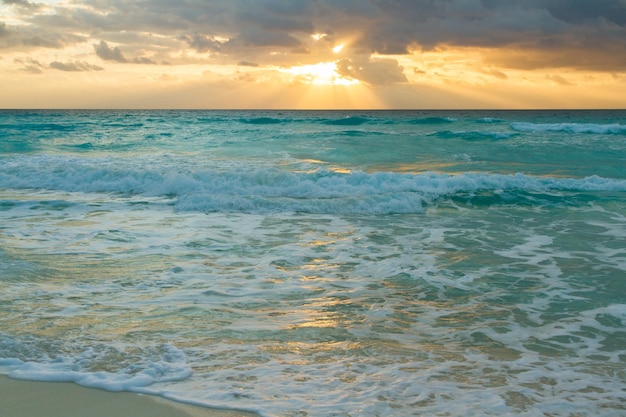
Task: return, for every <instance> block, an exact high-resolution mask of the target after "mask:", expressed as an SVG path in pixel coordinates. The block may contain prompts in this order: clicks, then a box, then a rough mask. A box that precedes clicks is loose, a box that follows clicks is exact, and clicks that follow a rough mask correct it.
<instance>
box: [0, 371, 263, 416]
mask: <svg viewBox="0 0 626 417" xmlns="http://www.w3.org/2000/svg"><path fill="white" fill-rule="evenodd" d="M0 415H1V416H2V417H87V416H89V417H112V416H119V417H258V415H257V414H254V413H249V412H245V411H236V410H221V409H211V408H204V407H196V406H192V405H187V404H182V403H177V402H174V401H169V400H166V399H163V398H160V397H156V396H151V395H141V394H135V393H130V392H109V391H104V390H99V389H93V388H84V387H81V386H79V385H76V384H73V383H66V382H31V381H21V380H15V379H10V378H8V377H6V376H4V375H0Z"/></svg>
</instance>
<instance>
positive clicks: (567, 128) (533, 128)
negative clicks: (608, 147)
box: [511, 122, 626, 135]
mask: <svg viewBox="0 0 626 417" xmlns="http://www.w3.org/2000/svg"><path fill="white" fill-rule="evenodd" d="M511 128H512V129H513V130H517V131H520V132H565V133H595V134H601V135H608V134H617V135H620V134H626V125H621V124H619V123H610V124H596V123H527V122H513V123H511Z"/></svg>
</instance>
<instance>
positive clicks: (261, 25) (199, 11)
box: [0, 0, 626, 70]
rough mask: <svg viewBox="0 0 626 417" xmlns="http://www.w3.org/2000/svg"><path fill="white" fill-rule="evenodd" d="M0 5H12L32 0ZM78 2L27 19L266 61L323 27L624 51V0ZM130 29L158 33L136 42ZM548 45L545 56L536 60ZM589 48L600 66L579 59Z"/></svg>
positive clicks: (358, 47) (106, 55) (430, 43)
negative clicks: (277, 52)
mask: <svg viewBox="0 0 626 417" xmlns="http://www.w3.org/2000/svg"><path fill="white" fill-rule="evenodd" d="M3 3H4V4H7V5H9V4H10V5H14V6H15V7H16V8H26V7H30V6H28V5H31V4H32V5H35V4H36V3H31V2H28V1H27V0H3ZM80 5H81V6H82V7H73V6H72V5H62V4H58V5H56V6H54V7H53V9H52V10H53V11H54V12H53V13H43V14H41V13H35V14H33V15H32V17H30V18H29V19H27V21H28V22H29V23H30V24H32V25H35V26H38V29H40V30H41V31H42V33H66V34H68V35H69V34H75V33H90V34H92V36H93V37H95V38H96V39H104V40H106V41H113V39H115V40H114V42H115V43H117V44H120V45H122V47H123V48H124V50H125V51H134V50H150V48H155V47H160V48H162V49H168V50H170V51H172V53H174V52H175V51H176V52H177V51H179V50H180V49H181V48H191V49H194V50H196V51H197V52H201V53H204V52H207V53H215V54H219V56H220V57H221V58H220V59H221V60H222V62H223V61H225V60H226V59H230V61H231V62H233V63H236V62H239V61H242V60H250V61H254V62H259V63H261V64H264V63H267V62H269V61H264V60H269V59H270V58H269V52H274V51H273V50H272V49H274V50H278V51H283V52H284V54H285V55H284V56H285V57H287V58H285V60H287V59H288V55H289V53H293V52H294V51H299V52H302V53H308V52H310V51H311V50H312V46H311V43H312V42H313V41H312V40H311V37H310V35H311V34H313V33H326V34H327V35H328V36H327V37H326V38H325V40H323V42H328V43H329V44H330V42H331V41H337V42H343V39H351V44H350V45H347V46H346V49H345V52H349V53H350V54H351V56H354V55H355V54H356V55H359V54H360V55H364V56H368V55H370V54H373V53H380V54H405V53H410V52H412V51H419V50H438V48H449V47H470V48H472V47H480V48H502V49H503V48H505V47H506V48H507V49H510V50H515V51H522V52H523V53H527V54H528V55H529V60H528V62H527V63H526V64H527V65H530V64H529V63H530V62H537V63H539V62H541V63H542V64H541V65H550V66H554V67H559V66H563V65H567V66H570V67H571V66H573V67H580V68H587V69H588V68H591V67H599V66H600V65H601V66H603V67H604V68H605V69H607V70H619V69H622V65H623V59H621V58H620V56H623V55H624V54H625V53H626V27H625V26H626V1H624V0H525V1H519V2H516V1H505V0H298V1H294V0H229V1H223V0H204V1H200V0H177V1H167V0H127V1H121V0H85V1H82V2H80ZM6 32H7V28H6V27H4V28H1V27H0V36H2V33H6ZM137 33H155V34H158V35H160V36H159V38H158V39H156V38H155V39H153V40H152V41H151V42H148V41H145V42H143V43H138V41H137V40H136V38H137ZM107 34H111V35H110V37H107ZM113 35H115V38H113ZM11 36H13V35H11ZM6 37H7V35H6V34H5V35H4V38H6ZM124 37H127V38H126V39H125V38H124ZM25 39H26V38H25V37H22V39H21V41H20V42H21V44H22V45H31V46H36V45H37V46H48V47H58V46H54V45H58V43H56V44H55V43H54V42H50V40H51V38H49V37H45V36H44V37H41V38H35V37H31V38H30V41H29V42H30V43H29V42H28V41H26V40H25ZM52 39H54V38H52ZM45 41H48V43H46V42H45ZM67 41H69V40H67ZM75 41H76V42H80V41H81V40H80V39H75ZM5 43H6V42H5ZM153 50H154V49H153ZM555 51H556V52H558V53H556V54H555V55H554V57H553V58H552V59H550V60H549V62H548V61H547V60H546V59H544V56H545V55H546V54H552V53H554V52H555ZM560 51H566V53H561V52H560ZM96 53H98V55H99V56H100V57H101V58H103V59H109V60H116V61H119V62H128V61H130V62H132V61H133V60H132V59H131V60H126V58H124V57H123V55H122V54H121V51H118V53H116V52H115V50H114V49H113V50H107V49H106V48H105V47H104V46H103V45H99V46H98V47H97V48H96ZM589 53H593V56H594V57H595V58H594V61H596V62H599V63H601V64H594V63H592V62H590V60H585V59H584V56H586V55H587V54H589ZM276 56H277V55H274V58H272V59H274V60H275V59H276V58H275V57H276ZM575 56H579V57H583V59H581V60H580V62H581V64H577V63H576V60H574V59H572V57H575ZM264 57H265V58H264ZM559 57H562V58H563V60H562V61H559V59H558V58H559ZM598 57H599V61H598V60H597V59H596V58H598ZM500 58H501V59H502V60H504V57H503V56H501V57H500ZM125 60H126V61H125ZM494 62H495V61H494ZM517 62H518V61H516V60H512V61H510V64H509V65H511V66H515V65H517ZM285 63H287V62H285ZM377 65H379V64H377Z"/></svg>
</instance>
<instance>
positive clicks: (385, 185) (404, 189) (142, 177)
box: [0, 156, 626, 214]
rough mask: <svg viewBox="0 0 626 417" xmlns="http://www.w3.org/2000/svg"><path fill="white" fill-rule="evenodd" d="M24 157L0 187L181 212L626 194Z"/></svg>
mask: <svg viewBox="0 0 626 417" xmlns="http://www.w3.org/2000/svg"><path fill="white" fill-rule="evenodd" d="M37 159H38V158H35V160H32V159H28V160H23V159H20V158H17V159H15V160H13V161H12V163H8V164H5V165H4V166H3V167H1V168H0V187H4V188H14V189H28V188H36V189H45V190H51V191H67V192H85V193H122V194H129V195H141V196H146V197H148V196H151V197H162V198H172V197H173V198H176V199H177V201H176V202H175V207H176V208H177V209H178V210H181V211H204V212H213V211H216V212H217V211H220V212H248V213H267V212H309V213H338V214H341V213H370V214H382V213H419V212H422V211H423V210H424V206H425V204H430V203H433V202H434V201H436V200H437V199H439V198H442V197H447V196H453V195H455V194H457V193H470V194H471V193H474V192H477V191H481V190H486V191H500V190H508V191H517V190H527V191H530V192H533V191H618V192H621V191H626V180H621V179H611V178H602V177H598V176H589V177H586V178H556V177H535V176H529V175H523V174H515V175H503V174H490V173H464V174H458V175H450V174H439V173H434V172H425V173H420V174H403V173H391V172H375V173H365V172H359V171H356V172H351V173H347V174H346V173H338V172H333V171H328V170H324V169H320V170H316V171H313V172H304V173H303V172H289V171H283V170H279V169H276V168H262V167H252V168H250V167H239V168H235V167H233V169H230V170H226V171H222V170H209V169H206V168H203V169H199V168H194V167H191V168H183V166H184V165H179V164H174V165H173V166H167V165H165V166H159V167H158V168H154V167H153V166H150V161H149V160H146V161H143V162H140V163H139V165H137V166H134V165H133V164H134V163H127V164H126V165H123V164H120V163H119V162H120V161H117V160H102V159H86V158H82V159H80V160H74V159H72V158H69V159H68V158H59V157H57V156H54V157H51V158H50V159H46V160H45V161H40V160H37Z"/></svg>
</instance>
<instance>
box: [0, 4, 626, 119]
mask: <svg viewBox="0 0 626 417" xmlns="http://www.w3.org/2000/svg"><path fill="white" fill-rule="evenodd" d="M0 91H1V92H0V108H204V109H237V108H241V109H253V108H259V109H390V108H391V109H394V108H395V109H407V108H409V109H484V108H489V109H500V108H502V109H520V108H528V109H536V108H626V0H33V1H29V0H0Z"/></svg>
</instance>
